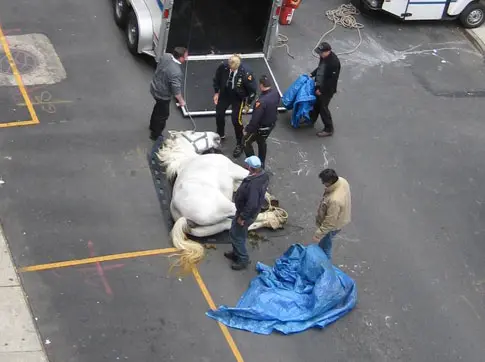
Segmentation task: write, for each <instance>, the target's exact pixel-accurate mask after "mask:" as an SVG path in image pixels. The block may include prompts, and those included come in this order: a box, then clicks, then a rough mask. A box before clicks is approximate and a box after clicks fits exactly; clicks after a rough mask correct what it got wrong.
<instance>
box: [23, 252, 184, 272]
mask: <svg viewBox="0 0 485 362" xmlns="http://www.w3.org/2000/svg"><path fill="white" fill-rule="evenodd" d="M177 251H178V250H177V249H176V248H166V249H153V250H144V251H134V252H131V253H122V254H112V255H104V256H95V257H92V258H86V259H76V260H67V261H59V262H56V263H49V264H39V265H32V266H26V267H23V268H20V269H19V271H20V272H21V273H25V272H33V271H41V270H49V269H57V268H66V267H70V266H76V265H84V264H92V263H98V262H103V261H112V260H120V259H131V258H138V257H140V256H150V255H161V254H171V253H176V252H177Z"/></svg>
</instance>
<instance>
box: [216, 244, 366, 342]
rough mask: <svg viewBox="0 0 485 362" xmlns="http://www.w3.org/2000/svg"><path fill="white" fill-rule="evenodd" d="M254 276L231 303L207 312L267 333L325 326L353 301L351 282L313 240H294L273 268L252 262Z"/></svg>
mask: <svg viewBox="0 0 485 362" xmlns="http://www.w3.org/2000/svg"><path fill="white" fill-rule="evenodd" d="M256 270H257V271H258V273H259V275H258V276H257V277H256V278H254V279H253V280H252V281H251V283H250V285H249V289H248V290H247V291H246V293H244V295H243V296H242V297H241V299H240V300H239V302H238V303H237V306H236V307H235V308H231V307H227V306H220V307H219V309H217V310H215V311H212V310H211V311H209V312H207V315H208V316H209V317H211V318H213V319H215V320H217V321H219V322H221V323H224V324H225V325H226V326H228V327H232V328H237V329H243V330H246V331H250V332H254V333H259V334H270V333H271V332H272V331H278V332H281V333H283V334H291V333H298V332H302V331H304V330H306V329H308V328H312V327H318V328H324V327H326V326H327V325H329V324H331V323H333V322H335V321H336V320H338V319H339V318H341V317H343V316H344V315H345V314H347V313H348V312H350V311H351V310H352V309H353V308H354V306H355V304H356V302H357V287H356V285H355V282H354V281H353V280H352V279H351V278H350V277H349V276H348V275H347V274H345V273H344V272H343V271H341V270H340V269H338V268H337V267H335V266H332V264H331V262H330V261H329V260H328V258H327V256H326V255H325V253H324V252H323V251H322V249H321V248H320V247H319V246H318V245H310V246H308V247H305V246H302V245H300V244H294V245H292V246H290V248H289V249H288V250H287V251H286V252H285V253H284V254H283V256H281V257H280V258H279V259H278V260H276V262H275V265H274V267H270V266H267V265H265V264H262V263H257V265H256Z"/></svg>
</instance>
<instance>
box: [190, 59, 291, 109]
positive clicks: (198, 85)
mask: <svg viewBox="0 0 485 362" xmlns="http://www.w3.org/2000/svg"><path fill="white" fill-rule="evenodd" d="M228 58H229V55H227V56H220V55H218V56H210V55H209V56H194V57H190V56H189V59H188V61H187V79H186V84H185V101H186V103H187V107H184V108H182V113H183V115H184V117H189V116H191V117H200V116H210V115H215V114H216V111H215V105H214V102H213V101H212V97H213V95H214V91H213V88H212V79H213V77H214V74H215V72H216V69H217V67H218V66H219V64H220V63H221V62H222V61H223V60H225V59H228ZM242 58H243V64H245V65H246V66H247V67H248V68H249V69H251V71H252V72H253V74H254V78H255V79H256V80H257V79H259V77H260V76H261V75H263V74H265V75H267V76H270V77H271V79H272V81H273V84H274V86H275V87H276V88H277V89H278V92H279V93H280V95H281V94H282V93H281V90H280V89H279V87H278V83H277V82H276V79H275V77H274V75H273V72H272V71H271V69H270V67H269V65H268V62H267V61H266V59H265V58H264V56H263V55H262V54H261V55H259V54H254V55H243V56H242ZM279 110H280V112H283V111H285V110H286V109H285V108H284V107H280V108H279ZM252 111H253V110H252V109H250V111H249V113H252ZM231 113H232V111H231V109H228V110H227V111H226V114H231Z"/></svg>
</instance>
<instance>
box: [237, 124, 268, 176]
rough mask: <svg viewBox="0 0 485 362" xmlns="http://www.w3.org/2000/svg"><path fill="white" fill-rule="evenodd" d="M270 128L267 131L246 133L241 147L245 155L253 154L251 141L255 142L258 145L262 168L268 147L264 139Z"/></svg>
mask: <svg viewBox="0 0 485 362" xmlns="http://www.w3.org/2000/svg"><path fill="white" fill-rule="evenodd" d="M271 130H272V129H270V130H269V131H268V132H256V133H247V134H246V135H245V136H244V139H243V147H244V153H245V154H246V157H250V156H253V155H254V148H253V143H254V142H256V144H257V145H258V157H259V159H260V160H261V164H262V166H263V168H264V166H265V161H266V151H267V149H268V146H267V144H266V139H267V138H268V137H269V135H270V133H271Z"/></svg>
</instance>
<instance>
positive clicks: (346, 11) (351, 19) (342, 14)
mask: <svg viewBox="0 0 485 362" xmlns="http://www.w3.org/2000/svg"><path fill="white" fill-rule="evenodd" d="M358 14H360V12H359V10H357V8H356V7H355V6H354V5H352V4H350V3H349V4H342V5H340V6H339V7H338V8H337V9H334V10H327V11H326V12H325V15H326V16H327V18H328V20H330V21H331V22H333V27H332V29H330V30H329V31H327V32H325V33H323V35H322V36H321V37H320V39H318V42H317V44H316V45H315V47H314V48H313V50H312V54H313V56H314V57H317V58H319V57H320V56H319V55H318V54H317V53H316V52H315V49H316V48H317V47H318V46H319V45H320V43H321V42H322V40H323V39H324V38H325V37H326V36H327V35H328V34H330V33H331V32H332V31H334V30H335V29H336V28H337V25H340V26H341V27H343V28H347V29H356V30H357V32H358V34H359V43H358V44H357V46H355V47H354V48H353V49H351V50H348V51H344V52H340V53H336V54H337V55H345V54H351V53H353V52H355V51H356V50H357V49H358V48H359V47H360V45H361V44H362V33H361V31H360V30H361V29H363V28H364V25H363V24H361V23H359V22H357V19H356V18H355V15H358Z"/></svg>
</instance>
